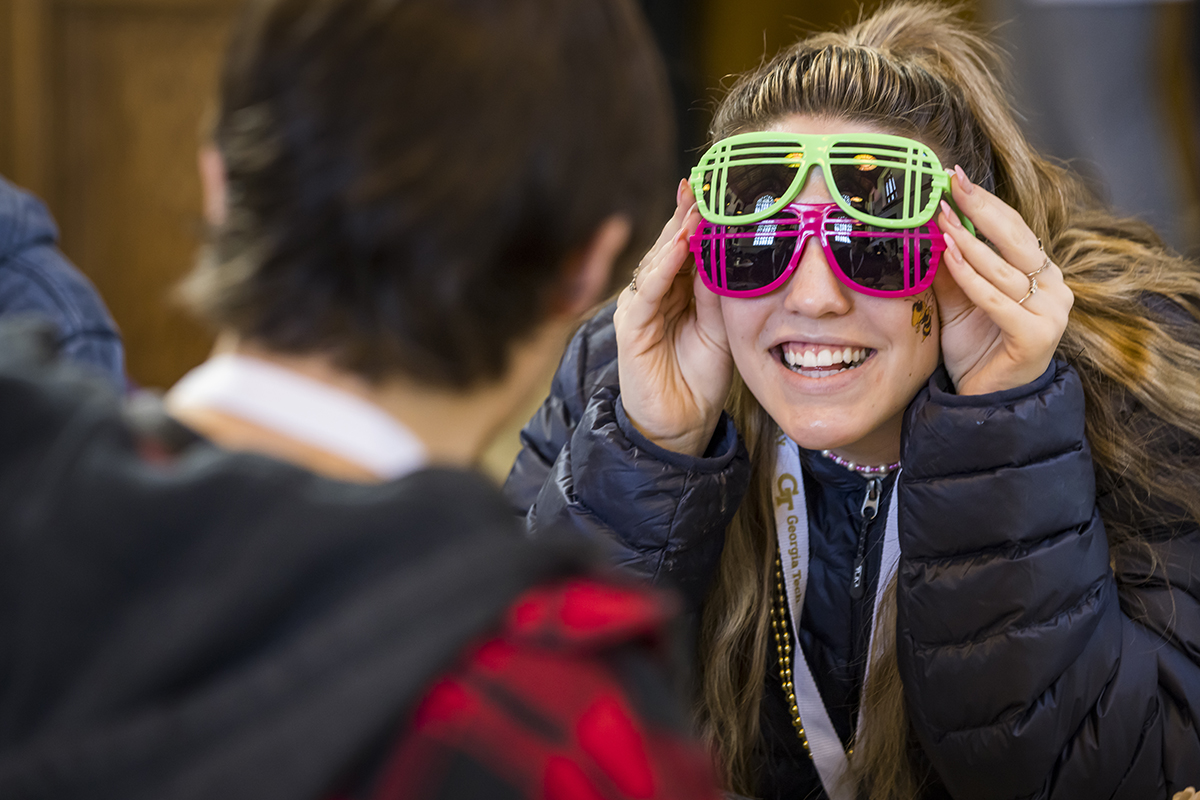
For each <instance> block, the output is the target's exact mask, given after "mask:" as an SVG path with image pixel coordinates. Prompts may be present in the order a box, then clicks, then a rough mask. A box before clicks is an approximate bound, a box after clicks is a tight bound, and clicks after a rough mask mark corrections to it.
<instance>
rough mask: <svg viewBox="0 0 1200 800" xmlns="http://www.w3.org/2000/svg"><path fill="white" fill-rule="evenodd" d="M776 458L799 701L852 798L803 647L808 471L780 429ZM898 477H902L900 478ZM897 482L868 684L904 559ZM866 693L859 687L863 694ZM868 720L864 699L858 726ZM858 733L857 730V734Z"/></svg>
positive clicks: (830, 790) (818, 745) (819, 749)
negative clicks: (885, 604)
mask: <svg viewBox="0 0 1200 800" xmlns="http://www.w3.org/2000/svg"><path fill="white" fill-rule="evenodd" d="M777 450H778V452H777V453H776V458H775V482H774V485H773V487H772V490H771V491H772V495H773V499H774V501H775V535H776V536H777V537H778V539H779V555H780V563H781V564H782V565H783V575H784V586H785V587H786V591H787V602H788V611H789V612H790V614H791V618H792V641H794V642H795V646H794V647H793V648H792V660H793V663H792V683H793V685H794V687H795V693H796V707H797V708H798V709H799V711H800V719H801V720H803V722H804V734H805V737H806V738H807V739H808V748H809V751H810V752H811V753H812V760H813V764H814V765H815V766H816V768H817V773H818V774H819V775H820V776H821V783H822V784H824V786H825V792H826V793H827V794H828V795H829V797H830V798H831V800H853V798H854V789H853V787H852V786H849V785H847V783H846V782H845V781H844V778H845V777H846V774H847V770H848V768H849V763H848V762H847V760H846V752H845V750H844V749H842V742H841V740H840V739H839V738H838V735H837V731H836V730H835V729H834V727H833V722H831V721H830V719H829V712H827V711H826V710H825V703H824V702H822V700H821V693H820V691H818V689H817V684H816V682H815V681H814V680H813V676H812V671H811V670H810V669H809V666H808V661H806V660H805V658H804V648H802V647H801V646H800V616H801V613H802V612H803V610H804V593H805V590H806V589H807V588H808V506H807V505H806V503H805V499H804V476H803V474H802V473H801V469H800V448H799V446H797V445H796V443H795V442H793V441H792V440H791V439H789V438H788V437H787V436H785V435H783V434H780V435H779V438H778V440H777ZM898 479H899V478H898V477H897V480H898ZM896 494H897V491H896V488H895V487H894V486H893V488H892V497H891V500H890V501H889V502H888V511H887V525H886V527H885V528H884V534H883V557H882V559H881V560H880V570H879V585H878V586H877V587H876V589H875V604H874V606H873V607H872V609H871V620H872V622H871V639H870V644H869V645H868V647H867V668H866V670H864V671H863V686H864V687H865V686H866V683H867V675H868V673H869V671H870V668H871V655H872V654H873V653H874V652H875V624H874V620H875V612H876V611H877V610H878V608H879V601H880V600H881V599H882V597H883V593H884V590H885V589H886V588H887V585H888V583H890V582H891V580H892V576H893V575H894V574H895V572H896V567H897V565H898V564H899V563H900V536H899V527H898V525H897V521H896ZM861 696H862V694H861V692H860V694H859V697H860V698H861ZM862 725H863V714H862V709H861V700H860V707H859V713H858V727H859V728H860V729H861V728H862ZM855 738H857V733H856V734H855Z"/></svg>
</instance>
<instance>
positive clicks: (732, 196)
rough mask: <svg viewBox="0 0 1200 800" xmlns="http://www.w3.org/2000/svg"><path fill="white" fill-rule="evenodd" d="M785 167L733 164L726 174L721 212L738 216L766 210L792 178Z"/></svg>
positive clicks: (792, 172) (791, 169)
mask: <svg viewBox="0 0 1200 800" xmlns="http://www.w3.org/2000/svg"><path fill="white" fill-rule="evenodd" d="M796 169H797V168H796V167H789V166H787V165H785V164H749V165H744V164H734V165H731V166H730V167H729V169H728V170H727V171H726V173H725V174H726V178H725V203H724V213H725V214H726V215H728V216H731V217H740V216H743V215H746V214H754V213H757V212H760V211H766V210H767V209H768V208H770V207H771V206H772V205H773V204H774V203H775V201H776V200H778V199H779V198H780V197H782V196H783V194H784V192H786V191H787V190H788V187H789V186H791V185H792V181H794V180H795V179H796Z"/></svg>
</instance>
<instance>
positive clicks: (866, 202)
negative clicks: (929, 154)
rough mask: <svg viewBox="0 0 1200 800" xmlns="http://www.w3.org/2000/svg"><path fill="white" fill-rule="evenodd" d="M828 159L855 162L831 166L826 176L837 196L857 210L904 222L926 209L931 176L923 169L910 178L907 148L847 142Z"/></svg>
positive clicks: (833, 150)
mask: <svg viewBox="0 0 1200 800" xmlns="http://www.w3.org/2000/svg"><path fill="white" fill-rule="evenodd" d="M829 157H830V160H850V161H853V162H854V163H852V164H844V163H843V164H832V165H831V166H830V167H829V173H830V175H831V176H832V178H833V185H834V186H836V187H837V190H838V193H839V194H841V196H842V197H843V198H844V199H845V200H846V202H847V203H849V204H850V207H851V208H853V209H855V210H857V211H862V212H863V213H865V214H870V215H871V216H873V217H879V218H881V219H904V218H907V217H912V216H915V215H917V214H918V213H919V212H920V211H921V210H922V209H925V208H927V207H928V206H929V202H930V198H931V196H932V194H933V192H934V188H933V175H932V174H931V172H930V171H929V170H922V171H921V172H914V173H913V176H915V178H916V180H912V179H911V176H910V173H909V169H908V163H909V150H908V148H906V147H901V146H898V145H897V146H889V145H878V144H872V145H866V144H854V143H852V142H850V143H844V144H838V145H836V146H834V147H833V148H831V149H830V153H829ZM928 166H929V169H930V170H932V169H933V168H935V167H934V165H932V164H929V165H928Z"/></svg>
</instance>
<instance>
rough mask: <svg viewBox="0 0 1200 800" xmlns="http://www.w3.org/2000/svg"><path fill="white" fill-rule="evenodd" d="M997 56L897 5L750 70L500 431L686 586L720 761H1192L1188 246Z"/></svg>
mask: <svg viewBox="0 0 1200 800" xmlns="http://www.w3.org/2000/svg"><path fill="white" fill-rule="evenodd" d="M994 61H995V59H994V54H993V52H992V50H991V49H990V48H989V46H988V45H987V44H986V42H985V41H984V40H983V39H981V38H980V37H979V36H978V35H976V34H975V33H973V32H972V31H971V30H970V29H969V28H968V26H966V25H965V24H964V23H962V22H961V21H960V20H958V19H956V18H955V17H954V15H953V14H952V13H951V12H948V11H946V10H944V9H942V8H940V7H938V6H930V5H897V6H893V7H891V8H889V9H885V10H883V11H881V12H880V13H878V14H876V15H875V16H874V17H872V18H869V19H867V20H865V21H863V22H860V23H858V24H857V25H855V26H853V27H852V28H850V29H849V30H847V31H846V32H844V33H842V34H825V35H821V36H817V37H814V38H811V39H808V40H806V41H802V42H800V43H799V44H797V45H796V46H794V47H793V48H791V49H790V50H788V51H786V52H784V53H782V54H780V55H779V56H777V57H776V58H775V59H773V60H772V61H770V62H769V63H767V64H765V65H764V66H763V67H761V68H760V69H758V70H757V71H755V72H753V73H751V74H749V75H746V76H744V77H743V78H742V79H741V80H739V81H738V82H737V83H736V84H735V86H734V87H733V88H732V90H731V91H730V93H729V95H728V96H727V97H726V98H725V100H724V102H723V103H722V104H721V106H720V108H719V109H718V112H717V115H716V118H715V121H714V123H713V130H712V137H713V140H714V143H715V144H714V147H713V149H712V150H711V151H710V152H709V154H708V155H706V156H705V158H704V159H703V160H702V161H701V164H700V166H698V167H697V169H696V170H694V171H693V173H692V178H691V181H690V183H681V185H680V190H679V197H678V200H679V202H678V209H677V211H676V214H675V216H674V218H673V219H672V220H671V221H670V222H669V223H668V224H667V226H666V227H665V228H664V230H663V233H662V236H661V237H660V239H659V241H658V243H657V244H656V246H655V247H654V248H653V249H652V250H651V251H650V252H649V253H648V254H647V256H646V257H645V258H644V259H643V261H642V262H641V266H640V267H639V270H638V272H637V273H635V277H634V280H633V281H632V282H631V283H630V285H629V287H628V288H627V289H626V290H625V291H624V292H622V294H621V296H620V298H619V300H618V302H617V304H616V306H615V309H614V308H612V307H610V308H608V309H607V310H606V311H605V312H604V313H602V314H600V315H598V316H597V317H596V318H594V319H593V320H592V321H591V322H590V323H589V324H588V325H587V326H585V327H584V328H583V329H582V330H581V331H580V332H579V334H578V335H577V336H576V339H575V341H574V342H573V344H572V346H571V348H570V349H569V350H568V352H567V355H566V357H565V358H564V361H563V364H562V367H561V368H560V371H559V374H558V376H557V377H556V380H555V383H554V386H553V391H552V396H551V398H550V399H549V400H548V401H547V403H546V405H545V406H544V407H543V409H542V410H541V411H540V412H539V414H538V415H537V416H536V417H535V419H534V420H533V421H532V422H531V423H530V425H529V426H528V427H527V428H526V430H525V433H524V437H525V439H524V440H525V444H526V447H525V450H524V451H523V452H522V454H521V456H520V457H519V458H518V461H517V464H516V465H515V467H514V471H513V474H512V475H511V476H510V479H509V484H508V487H507V488H508V493H509V496H510V498H511V499H512V500H513V501H514V503H515V504H516V505H517V506H518V507H520V508H521V509H522V510H526V511H527V512H528V520H529V522H530V524H531V526H533V527H534V528H538V527H541V526H544V525H549V524H551V523H555V522H566V523H567V524H570V525H573V526H574V527H575V528H576V529H578V530H581V531H583V532H585V533H587V534H588V535H591V536H595V537H598V538H603V539H607V540H608V541H610V542H612V544H613V549H614V558H615V559H616V560H617V561H618V562H619V563H622V564H626V565H629V566H631V567H632V568H634V569H636V570H638V571H640V572H642V573H644V574H646V575H648V576H650V577H651V578H653V579H656V580H665V581H668V582H671V583H673V584H675V585H677V586H678V587H680V588H681V589H682V590H683V591H684V593H685V595H686V596H687V597H688V598H689V600H691V601H692V602H693V604H694V605H695V606H696V608H697V609H698V611H699V612H700V615H701V619H702V623H701V631H700V638H699V647H698V649H699V658H698V668H699V675H700V681H699V684H700V685H699V692H698V711H699V718H700V721H701V724H702V726H703V727H704V729H705V731H706V732H707V734H708V735H709V736H710V737H711V739H712V741H713V742H714V744H715V746H716V749H717V753H718V757H719V761H720V763H721V765H722V767H723V769H724V773H725V776H726V780H727V783H728V786H729V788H730V789H732V790H734V791H736V792H738V793H741V794H745V795H752V796H757V797H764V798H775V797H780V798H782V797H789V798H795V797H814V796H829V797H835V798H841V797H853V796H855V795H856V793H858V794H861V795H863V796H869V797H872V798H876V797H913V796H920V797H938V796H947V795H949V796H954V797H971V798H1002V797H1027V796H1039V797H1041V796H1047V797H1049V796H1054V797H1083V796H1095V797H1155V796H1158V797H1161V796H1164V795H1166V794H1168V792H1171V791H1179V790H1181V789H1183V788H1184V787H1185V786H1187V785H1188V784H1189V783H1195V782H1196V781H1197V780H1198V779H1200V736H1198V734H1197V727H1196V725H1195V723H1194V722H1193V715H1194V713H1195V710H1197V709H1200V622H1198V621H1197V620H1200V567H1197V565H1198V564H1200V526H1198V524H1197V522H1198V520H1200V493H1198V492H1197V489H1200V472H1198V471H1197V466H1200V464H1198V463H1197V459H1198V458H1200V448H1198V446H1197V444H1198V439H1197V436H1198V435H1200V415H1198V413H1197V412H1200V408H1198V406H1200V378H1198V375H1200V327H1198V326H1197V322H1196V320H1197V315H1198V313H1200V270H1198V269H1197V267H1196V265H1194V264H1192V263H1189V262H1186V261H1184V260H1182V259H1180V258H1178V257H1176V256H1174V255H1172V254H1171V253H1169V252H1167V251H1166V250H1164V249H1163V248H1162V247H1161V245H1160V243H1159V241H1158V239H1157V238H1156V237H1155V235H1154V234H1153V233H1152V232H1151V231H1149V230H1148V229H1147V228H1146V227H1145V226H1144V225H1141V224H1139V223H1137V222H1134V221H1129V220H1117V219H1114V218H1113V217H1112V216H1111V215H1110V214H1108V213H1106V212H1104V211H1103V210H1102V209H1100V208H1098V207H1097V206H1096V205H1095V204H1094V203H1093V202H1092V201H1091V200H1090V199H1089V198H1088V197H1087V196H1086V195H1085V193H1084V192H1083V190H1082V189H1081V188H1080V185H1079V183H1078V182H1077V181H1076V180H1075V179H1074V178H1072V177H1071V176H1070V175H1069V174H1068V173H1066V172H1065V171H1063V170H1062V169H1060V168H1058V167H1056V166H1054V165H1052V164H1050V163H1048V162H1046V161H1045V160H1043V159H1042V158H1040V157H1039V156H1038V155H1037V154H1036V153H1034V152H1033V151H1032V150H1031V149H1030V148H1029V146H1028V145H1027V144H1026V142H1025V140H1024V138H1023V137H1022V135H1021V133H1020V131H1019V129H1018V128H1017V125H1016V123H1015V122H1014V118H1013V112H1012V110H1011V108H1010V107H1009V105H1008V102H1007V100H1006V98H1005V95H1004V92H1003V89H1002V87H1001V86H1000V84H999V83H998V81H997V80H996V78H995V77H993V76H994V74H995V71H994ZM944 167H951V168H952V170H950V171H948V170H945V169H944ZM889 179H890V180H889ZM971 224H973V229H974V231H975V233H973V232H972V228H971ZM693 265H695V270H694V271H693ZM868 655H869V656H870V657H868Z"/></svg>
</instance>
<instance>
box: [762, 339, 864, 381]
mask: <svg viewBox="0 0 1200 800" xmlns="http://www.w3.org/2000/svg"><path fill="white" fill-rule="evenodd" d="M778 350H779V357H780V361H782V362H783V365H784V366H785V367H787V368H788V369H790V370H791V371H792V372H795V373H796V374H798V375H803V376H805V377H806V378H828V377H830V376H833V375H839V374H841V373H843V372H848V371H849V370H852V369H858V368H859V367H861V366H862V365H863V364H864V363H865V362H866V360H867V359H868V358H870V357H871V356H872V355H873V354H874V353H875V351H874V350H872V349H871V348H869V347H821V346H808V347H804V348H803V349H799V348H793V347H791V346H788V345H781V346H780V347H779V348H778Z"/></svg>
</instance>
